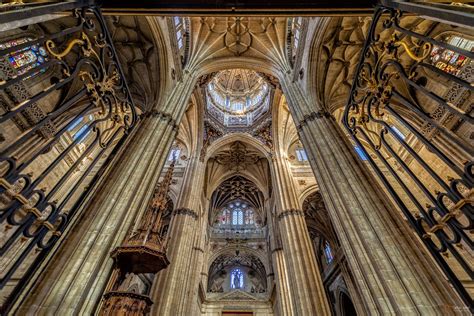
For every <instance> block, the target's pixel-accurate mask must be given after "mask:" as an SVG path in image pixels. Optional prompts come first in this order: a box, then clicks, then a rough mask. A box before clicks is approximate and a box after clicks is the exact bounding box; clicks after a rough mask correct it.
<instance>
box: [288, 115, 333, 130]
mask: <svg viewBox="0 0 474 316" xmlns="http://www.w3.org/2000/svg"><path fill="white" fill-rule="evenodd" d="M323 117H325V118H330V117H331V113H329V112H327V111H323V110H319V111H317V112H311V113H309V114H306V115H304V116H303V119H302V120H301V121H299V123H298V124H297V125H296V129H297V130H298V131H301V130H302V129H303V127H304V126H305V125H307V124H308V122H310V121H314V120H316V119H320V118H323Z"/></svg>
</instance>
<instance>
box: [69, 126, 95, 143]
mask: <svg viewBox="0 0 474 316" xmlns="http://www.w3.org/2000/svg"><path fill="white" fill-rule="evenodd" d="M88 128H89V124H84V125H83V126H82V127H81V128H80V129H79V130H78V131H77V132H76V133H74V135H73V136H72V138H73V139H74V140H76V139H79V138H80V139H81V140H84V138H86V136H87V135H89V133H90V132H91V129H88Z"/></svg>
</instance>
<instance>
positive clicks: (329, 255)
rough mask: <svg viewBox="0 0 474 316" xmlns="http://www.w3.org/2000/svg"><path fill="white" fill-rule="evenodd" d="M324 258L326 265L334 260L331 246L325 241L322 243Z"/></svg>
mask: <svg viewBox="0 0 474 316" xmlns="http://www.w3.org/2000/svg"><path fill="white" fill-rule="evenodd" d="M324 256H325V257H326V262H327V263H331V262H332V260H333V259H334V257H333V255H332V250H331V246H330V245H329V242H327V241H326V242H325V243H324Z"/></svg>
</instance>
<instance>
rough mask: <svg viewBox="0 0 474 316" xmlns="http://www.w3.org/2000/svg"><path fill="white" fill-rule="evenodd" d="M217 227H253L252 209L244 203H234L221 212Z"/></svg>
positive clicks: (253, 215) (253, 216)
mask: <svg viewBox="0 0 474 316" xmlns="http://www.w3.org/2000/svg"><path fill="white" fill-rule="evenodd" d="M218 224H219V226H247V225H250V226H255V214H254V211H253V209H252V208H251V207H250V206H249V205H248V204H247V203H245V202H242V201H234V202H232V203H229V204H228V205H227V206H226V207H224V209H223V210H222V211H221V214H220V216H219V221H218Z"/></svg>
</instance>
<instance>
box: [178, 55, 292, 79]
mask: <svg viewBox="0 0 474 316" xmlns="http://www.w3.org/2000/svg"><path fill="white" fill-rule="evenodd" d="M193 68H194V69H187V71H188V72H195V73H196V74H197V76H196V77H197V78H199V77H201V76H205V75H207V74H210V73H213V72H218V71H221V70H226V69H233V68H242V69H249V70H254V71H257V72H263V73H265V74H268V75H272V76H275V77H277V78H278V79H279V80H282V79H283V78H284V76H285V75H284V74H285V70H284V69H283V68H282V67H280V66H277V65H275V64H274V63H273V62H270V61H268V60H264V59H259V58H255V57H246V58H245V62H243V61H242V57H235V56H232V57H219V58H215V59H204V60H203V61H202V62H201V63H200V64H198V65H196V66H194V67H193Z"/></svg>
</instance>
